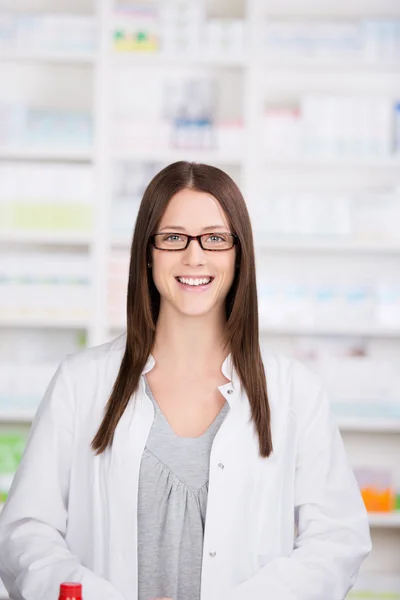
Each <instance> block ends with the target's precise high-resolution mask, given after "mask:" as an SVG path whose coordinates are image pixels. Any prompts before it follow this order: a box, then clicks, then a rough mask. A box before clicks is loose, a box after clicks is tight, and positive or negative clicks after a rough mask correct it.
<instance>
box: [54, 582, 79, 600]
mask: <svg viewBox="0 0 400 600" xmlns="http://www.w3.org/2000/svg"><path fill="white" fill-rule="evenodd" d="M59 598H60V600H61V599H64V598H82V584H81V583H75V582H69V581H68V582H65V583H62V584H61V585H60V596H59Z"/></svg>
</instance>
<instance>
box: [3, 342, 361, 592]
mask: <svg viewBox="0 0 400 600" xmlns="http://www.w3.org/2000/svg"><path fill="white" fill-rule="evenodd" d="M125 341H126V337H125V335H123V336H120V337H119V338H117V339H116V340H114V341H112V342H110V343H108V344H103V345H101V346H97V347H95V348H91V349H88V350H84V351H83V352H79V353H76V354H72V355H69V356H67V357H66V359H64V360H63V361H62V363H61V364H60V366H59V368H58V369H57V371H56V373H55V375H54V377H53V379H52V381H51V383H50V385H49V387H48V389H47V391H46V394H45V397H44V399H43V401H42V403H41V406H40V408H39V410H38V413H37V415H36V417H35V419H34V422H33V425H32V428H31V432H30V436H29V440H28V445H27V448H26V451H25V454H24V457H23V459H22V463H21V465H20V468H19V470H18V472H17V474H16V476H15V478H14V482H13V485H12V489H11V492H10V495H9V499H8V502H7V504H6V506H5V508H4V510H3V512H2V514H1V517H0V576H1V578H2V579H3V581H4V583H5V585H6V587H7V589H8V591H9V594H10V597H11V598H12V599H15V600H17V599H22V598H24V599H26V600H39V599H40V600H56V598H57V595H58V589H59V584H60V582H62V581H71V580H72V581H81V582H82V583H83V589H84V598H85V600H124V599H125V600H137V580H138V578H137V491H138V478H139V468H140V461H141V456H142V452H143V449H144V446H145V444H146V439H147V436H148V434H149V431H150V428H151V425H152V420H153V405H152V403H151V401H150V399H149V398H148V397H147V396H146V394H145V391H144V381H143V377H142V378H141V380H140V387H139V390H138V391H137V393H136V394H135V398H134V401H132V402H130V404H129V406H128V408H127V410H126V411H125V413H124V415H123V417H122V418H121V420H120V422H119V424H118V427H117V430H116V433H115V438H114V442H113V445H112V448H111V449H108V450H107V451H106V452H104V453H103V454H101V455H100V456H95V455H94V454H93V452H92V450H91V449H90V443H91V441H92V439H93V436H94V434H95V433H96V431H97V429H98V427H99V424H100V422H101V419H102V416H103V411H104V406H105V403H106V401H107V399H108V396H109V394H110V392H111V388H112V385H113V382H114V380H115V377H116V374H117V371H118V367H119V364H120V361H121V358H122V354H123V350H124V346H125ZM153 365H154V359H153V357H152V356H150V357H149V360H148V362H147V364H146V367H145V369H144V373H145V372H147V371H149V370H150V369H151V368H152V366H153ZM264 365H265V369H266V376H267V385H268V393H269V400H270V404H271V410H272V428H273V444H274V453H273V455H272V456H271V457H270V458H268V459H265V458H260V456H259V454H258V437H257V434H256V432H255V429H254V426H253V424H252V422H251V421H250V420H249V419H250V408H249V402H248V399H247V396H246V394H245V393H244V391H243V389H242V388H241V385H240V381H239V379H238V376H237V373H236V372H235V370H234V369H233V367H232V361H231V357H230V356H228V358H227V359H226V360H225V361H224V364H223V365H222V371H223V373H224V375H225V376H226V377H227V378H228V379H229V383H227V384H225V385H222V386H221V387H220V388H219V389H220V391H221V393H222V395H223V396H224V397H225V398H226V400H227V401H228V402H229V405H230V410H229V413H228V415H227V417H226V419H225V421H224V422H223V424H222V426H221V428H220V430H219V432H218V433H217V435H216V437H215V440H214V443H213V446H212V451H211V457H210V478H209V497H208V509H207V518H206V526H205V537H204V553H203V568H202V585H201V600H266V599H273V600H343V598H345V596H346V592H347V591H348V589H349V588H350V587H351V586H352V585H353V583H354V581H355V579H356V576H357V572H358V569H359V567H360V564H361V562H362V561H363V559H364V558H365V557H366V556H367V555H368V553H369V552H370V549H371V542H370V535H369V527H368V520H367V514H366V511H365V508H364V505H363V502H362V498H361V496H360V493H359V490H358V487H357V483H356V481H355V479H354V476H353V473H352V471H351V469H350V467H349V463H348V461H347V457H346V454H345V451H344V447H343V443H342V439H341V437H340V434H339V431H338V428H337V425H336V424H335V422H334V420H333V419H332V417H331V415H330V412H329V402H328V399H327V397H326V395H325V394H324V392H323V391H322V390H321V388H320V386H319V384H318V382H317V381H316V379H315V378H314V376H313V375H312V374H311V372H309V371H308V370H307V369H306V368H305V367H304V366H303V365H302V364H301V363H299V362H297V361H294V360H291V359H288V358H284V357H282V356H278V355H276V354H274V353H273V352H271V351H267V352H266V353H265V356H264ZM228 392H230V393H228ZM222 465H223V467H222ZM295 524H297V527H298V536H297V537H296V536H295ZM187 600H193V599H191V598H188V599H187Z"/></svg>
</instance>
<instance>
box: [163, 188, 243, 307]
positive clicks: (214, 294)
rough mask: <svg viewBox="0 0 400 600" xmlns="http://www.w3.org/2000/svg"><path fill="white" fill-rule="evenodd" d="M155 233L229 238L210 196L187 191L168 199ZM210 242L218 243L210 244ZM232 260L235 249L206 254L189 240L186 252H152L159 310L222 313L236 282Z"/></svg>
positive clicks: (219, 207)
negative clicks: (216, 235)
mask: <svg viewBox="0 0 400 600" xmlns="http://www.w3.org/2000/svg"><path fill="white" fill-rule="evenodd" d="M156 233H164V234H165V233H177V234H188V235H200V234H203V233H233V232H231V229H230V227H229V224H228V220H227V218H226V215H225V214H224V212H223V210H222V208H221V206H220V204H219V203H218V201H217V200H216V199H215V198H214V196H211V195H209V194H207V193H205V192H198V191H195V190H192V189H189V188H186V189H184V190H181V191H180V192H178V193H177V194H175V195H174V196H173V197H172V198H171V200H170V201H169V203H168V206H167V208H166V210H165V212H164V215H163V217H162V219H161V222H160V224H159V226H158V229H157V232H156ZM171 239H173V240H177V239H179V238H176V237H174V236H173V237H172V238H171ZM214 240H215V241H217V240H218V238H212V240H211V241H214ZM235 258H236V247H235V246H233V248H232V249H230V250H223V251H218V252H210V251H207V250H203V249H202V248H201V247H200V244H199V243H198V241H197V240H192V241H191V242H190V244H189V246H188V247H187V248H186V250H181V251H174V252H166V251H163V250H158V249H156V248H154V247H153V248H152V271H153V280H154V284H155V286H156V288H157V290H158V292H159V293H160V296H161V305H162V304H163V302H167V303H169V304H170V305H171V306H172V307H173V308H174V309H175V310H177V311H178V312H180V313H182V314H185V315H188V316H199V315H204V314H207V313H210V312H211V311H219V310H221V309H222V307H223V306H224V302H225V298H226V296H227V294H228V292H229V289H230V287H231V285H232V283H233V279H234V276H235ZM199 280H200V281H199ZM206 281H209V283H205V282H206ZM199 284H200V285H199Z"/></svg>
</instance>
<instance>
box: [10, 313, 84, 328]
mask: <svg viewBox="0 0 400 600" xmlns="http://www.w3.org/2000/svg"><path fill="white" fill-rule="evenodd" d="M1 327H3V328H21V329H38V328H44V329H88V327H89V318H87V319H74V320H72V319H71V320H66V319H61V318H60V319H57V318H56V317H47V318H34V317H18V318H7V317H3V316H2V317H0V328H1Z"/></svg>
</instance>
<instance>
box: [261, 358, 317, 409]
mask: <svg viewBox="0 0 400 600" xmlns="http://www.w3.org/2000/svg"><path fill="white" fill-rule="evenodd" d="M262 358H263V363H264V369H265V375H266V380H267V389H268V395H269V399H270V402H271V403H272V404H275V405H278V406H280V407H281V408H283V406H285V407H286V409H287V410H289V411H291V412H292V413H294V414H295V416H299V415H304V413H305V412H307V411H313V410H314V408H315V406H316V405H317V403H318V402H320V401H321V397H322V396H326V394H325V391H324V389H323V386H322V385H321V382H320V380H319V378H318V376H317V374H316V373H314V372H313V371H312V369H311V368H309V367H308V366H306V365H305V364H304V363H303V362H301V361H300V360H298V359H296V358H293V357H290V356H287V355H285V354H283V353H279V352H276V351H274V350H272V349H271V348H263V349H262Z"/></svg>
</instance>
